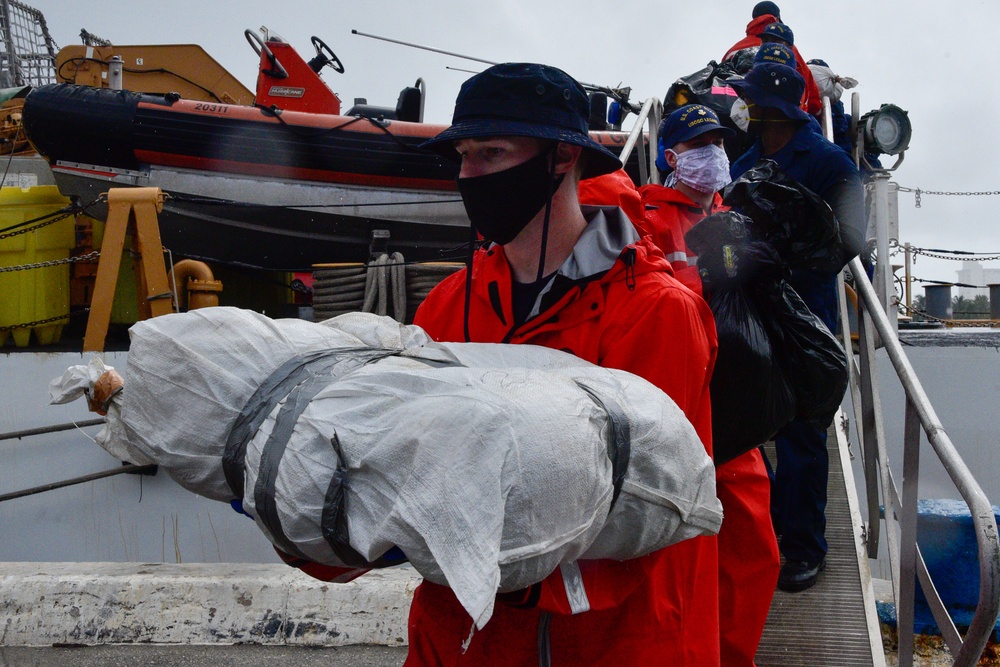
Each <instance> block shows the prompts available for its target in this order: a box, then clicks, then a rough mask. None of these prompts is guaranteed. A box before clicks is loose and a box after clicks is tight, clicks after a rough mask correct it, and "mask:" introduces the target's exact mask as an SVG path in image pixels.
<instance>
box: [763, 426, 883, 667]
mask: <svg viewBox="0 0 1000 667" xmlns="http://www.w3.org/2000/svg"><path fill="white" fill-rule="evenodd" d="M827 443H828V448H829V452H830V480H829V483H828V486H827V496H828V497H827V508H826V522H827V523H826V538H827V544H828V545H829V551H828V552H827V557H826V570H824V572H823V573H822V574H820V576H819V579H818V580H817V581H816V585H815V586H813V587H812V588H810V589H808V590H805V591H802V592H799V593H785V592H783V591H775V592H774V599H773V600H772V601H771V610H770V611H769V612H768V615H767V625H766V626H765V628H764V636H763V637H762V638H761V643H760V646H759V647H758V649H757V658H756V663H757V667H825V666H827V665H830V666H836V667H854V666H862V665H863V666H864V667H875V666H876V665H883V664H884V659H883V656H881V655H880V656H878V659H876V657H875V656H873V655H872V651H873V649H872V646H873V645H875V646H880V645H881V640H880V639H879V640H878V641H875V642H873V641H872V638H871V637H870V635H869V623H868V620H867V615H866V610H865V601H864V594H863V590H862V575H861V572H860V566H859V563H858V556H857V549H856V546H855V542H854V528H853V523H852V518H851V510H850V505H849V503H848V498H847V484H846V482H845V479H844V470H843V467H842V465H841V459H840V452H839V451H838V449H837V447H838V439H837V434H836V433H835V431H834V430H833V429H832V428H831V430H830V433H829V437H828V438H827ZM765 449H769V451H768V455H769V456H770V457H771V460H772V461H773V460H774V458H773V456H774V449H773V444H771V443H769V447H767V446H766V447H765Z"/></svg>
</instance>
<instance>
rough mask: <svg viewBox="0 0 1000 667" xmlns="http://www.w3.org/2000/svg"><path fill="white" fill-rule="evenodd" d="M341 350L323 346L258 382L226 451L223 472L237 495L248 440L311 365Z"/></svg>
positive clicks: (227, 442)
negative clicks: (332, 349)
mask: <svg viewBox="0 0 1000 667" xmlns="http://www.w3.org/2000/svg"><path fill="white" fill-rule="evenodd" d="M339 353H340V351H339V350H336V351H331V350H321V351H318V352H312V353H310V354H305V355H299V356H297V357H292V358H291V359H289V360H288V361H286V362H285V363H283V364H281V365H280V366H278V368H276V369H275V370H274V372H273V373H271V374H270V375H269V376H268V377H267V378H266V379H265V380H264V381H263V382H261V383H260V385H258V386H257V389H256V391H254V393H253V395H252V396H250V399H249V400H248V401H247V403H246V405H245V406H244V407H243V410H242V411H241V412H240V415H239V417H237V418H236V421H234V422H233V427H232V429H231V430H230V431H229V437H227V438H226V447H225V449H224V450H223V454H222V472H223V473H224V474H225V476H226V483H228V484H229V489H230V490H231V491H232V492H233V497H234V498H237V499H240V500H242V499H243V491H244V488H243V479H244V477H243V462H244V460H245V459H246V452H247V443H249V442H250V440H251V439H252V438H253V436H254V434H256V433H257V429H258V428H260V425H261V424H263V423H264V419H266V418H267V416H268V415H269V414H271V411H272V410H274V407H275V406H276V405H277V404H278V403H279V402H281V400H282V399H283V398H284V397H285V396H287V395H288V392H289V391H291V389H292V387H294V386H295V385H297V384H298V383H299V382H301V381H302V379H303V378H304V377H306V375H307V374H308V373H309V370H310V368H311V367H313V366H314V365H316V364H323V363H327V362H328V361H329V357H331V356H335V355H337V354H339ZM334 363H335V361H334Z"/></svg>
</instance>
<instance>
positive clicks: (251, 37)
mask: <svg viewBox="0 0 1000 667" xmlns="http://www.w3.org/2000/svg"><path fill="white" fill-rule="evenodd" d="M243 35H244V36H245V37H246V38H247V42H249V43H250V48H251V49H253V50H254V53H256V54H257V55H258V56H259V55H260V52H261V51H263V52H264V53H265V54H267V59H268V60H269V61H271V67H273V68H274V69H267V70H261V72H262V73H263V74H266V75H267V76H273V77H274V78H276V79H287V78H288V71H287V70H285V68H284V67H283V66H282V64H281V63H280V62H279V61H278V59H277V57H275V55H274V53H272V52H271V49H270V48H268V46H267V44H265V43H264V40H262V39H261V38H260V35H258V34H257V33H255V32H254V31H253V30H250V29H249V28H247V29H246V30H244V31H243Z"/></svg>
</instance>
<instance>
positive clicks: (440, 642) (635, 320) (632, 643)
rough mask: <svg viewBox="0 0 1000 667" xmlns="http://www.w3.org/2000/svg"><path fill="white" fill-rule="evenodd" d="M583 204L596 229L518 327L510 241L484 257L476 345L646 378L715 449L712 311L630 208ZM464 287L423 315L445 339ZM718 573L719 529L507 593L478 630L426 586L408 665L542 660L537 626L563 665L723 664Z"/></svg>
mask: <svg viewBox="0 0 1000 667" xmlns="http://www.w3.org/2000/svg"><path fill="white" fill-rule="evenodd" d="M584 213H585V215H587V217H588V219H589V224H588V226H587V227H586V229H585V231H584V233H583V235H582V236H581V238H580V239H579V241H578V242H577V244H576V246H575V247H574V250H573V253H572V255H571V256H570V257H569V258H568V259H567V260H566V262H565V263H564V264H563V265H562V267H560V269H559V270H558V271H557V272H556V274H555V275H554V277H553V278H552V280H551V282H550V283H549V284H548V287H547V288H545V289H544V290H543V291H542V293H541V294H540V295H539V296H538V297H537V300H536V302H535V306H534V308H533V310H532V312H531V313H530V314H529V316H528V318H527V320H526V321H525V322H524V323H523V324H521V325H516V324H514V321H513V309H512V296H511V295H512V279H511V274H510V270H509V267H508V265H507V260H506V258H505V257H504V249H503V247H500V246H492V247H490V248H489V249H483V250H480V251H478V252H477V253H476V255H475V258H474V261H473V263H472V276H473V277H472V293H471V303H470V312H469V331H470V337H471V340H472V341H474V342H490V343H501V342H505V343H530V344H534V345H544V346H546V347H551V348H555V349H560V350H564V351H568V352H571V353H573V354H575V355H576V356H578V357H580V358H582V359H585V360H587V361H590V362H593V363H595V364H599V365H601V366H605V367H608V368H618V369H622V370H626V371H630V372H632V373H635V374H636V375H640V376H642V377H643V378H645V379H647V380H649V381H650V382H652V383H653V384H655V385H657V386H658V387H660V388H661V389H663V390H664V391H665V392H666V393H667V394H668V395H669V396H670V397H671V398H673V399H674V401H675V402H676V403H677V404H678V406H679V407H680V408H681V409H682V410H683V411H684V413H685V414H686V415H687V416H688V418H689V420H690V421H691V423H692V424H693V425H694V426H695V429H696V430H697V432H698V434H699V435H700V436H701V438H702V440H703V442H704V443H705V446H706V448H709V451H710V443H711V412H710V403H709V400H710V399H709V379H710V375H711V371H712V366H713V364H714V361H715V351H716V338H715V326H714V323H713V320H712V314H711V312H710V311H709V309H708V307H707V305H706V304H705V302H704V301H703V300H702V299H700V298H698V297H696V296H695V295H693V294H692V293H691V292H690V291H689V290H686V289H684V288H683V287H682V286H681V285H680V284H679V283H677V282H676V281H675V280H674V279H673V278H672V277H671V276H670V269H669V267H668V265H667V264H666V262H665V261H664V259H663V256H662V254H661V253H660V252H659V250H657V249H656V248H655V246H654V245H653V244H652V243H651V242H650V241H649V240H648V239H643V240H641V241H640V240H639V239H638V234H637V233H636V232H635V230H634V228H633V227H632V225H631V224H630V223H629V221H628V220H627V218H626V217H625V215H624V214H623V213H622V212H621V211H620V209H617V208H605V209H597V208H592V207H584ZM465 284H466V272H465V271H464V270H463V271H459V272H458V273H456V274H453V275H451V276H449V277H448V278H446V279H445V280H444V281H443V282H442V283H441V284H440V285H438V286H437V287H436V288H435V289H434V290H433V291H432V292H431V293H430V295H429V296H428V297H427V299H426V300H425V301H424V303H423V304H422V305H421V306H420V309H419V310H418V311H417V315H416V323H417V324H419V325H420V326H422V327H423V328H424V329H425V330H426V331H427V332H428V333H429V334H430V335H431V337H432V338H434V339H435V340H438V341H462V340H464V333H463V319H464V318H463V312H464V305H463V304H464V300H465ZM717 568H718V563H717V559H716V538H715V537H714V536H713V537H696V538H693V539H689V540H685V541H683V542H680V543H678V544H675V545H672V546H669V547H666V548H665V549H661V550H659V551H656V552H653V553H651V554H647V555H646V556H643V557H641V558H636V559H633V560H628V561H612V560H589V561H578V562H576V563H573V564H568V565H563V566H561V567H560V568H559V569H558V570H556V571H555V572H553V573H552V574H551V575H549V576H548V577H547V578H546V579H545V580H544V581H543V582H541V583H540V584H536V585H535V586H532V587H531V588H529V589H527V590H526V591H523V592H518V593H517V594H503V595H500V596H498V604H497V606H496V607H495V609H494V613H493V617H492V618H491V619H490V621H489V623H488V624H487V625H486V627H485V628H484V629H483V630H481V631H476V632H472V629H473V621H472V619H471V618H470V617H469V615H468V614H467V613H466V612H465V610H464V609H463V608H462V606H461V604H459V602H458V600H457V599H456V597H455V595H454V593H452V591H451V589H449V588H447V587H444V586H439V585H436V584H433V583H430V582H426V581H425V582H423V583H422V584H420V586H419V587H418V588H417V590H416V593H415V595H414V598H413V604H412V606H411V608H410V622H409V639H410V651H409V655H408V657H407V661H406V665H409V666H413V665H476V666H480V665H533V664H538V661H539V658H538V656H539V641H540V624H542V625H541V628H542V632H543V633H544V634H547V640H548V642H549V645H550V655H551V664H552V665H553V666H554V667H558V666H565V667H570V666H572V667H581V666H586V665H650V664H661V665H675V666H682V665H689V666H695V665H696V666H698V667H703V666H705V665H718V664H719V638H718V589H717V586H718V575H717ZM546 624H547V625H548V629H547V633H545V630H544V628H545V625H546ZM465 642H467V648H463V643H465Z"/></svg>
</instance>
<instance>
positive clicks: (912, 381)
mask: <svg viewBox="0 0 1000 667" xmlns="http://www.w3.org/2000/svg"><path fill="white" fill-rule="evenodd" d="M850 267H851V271H852V273H853V274H854V276H855V284H856V286H857V289H858V294H859V296H861V299H862V301H863V303H864V304H865V306H866V310H867V311H869V315H870V316H871V320H872V322H873V323H874V325H875V328H876V329H877V330H878V332H879V335H880V336H881V337H882V342H883V343H884V345H885V350H886V352H887V353H888V355H889V360H890V361H891V362H892V365H893V367H894V368H895V369H896V374H897V375H898V376H899V380H900V383H901V384H902V386H903V390H904V391H905V393H906V397H907V400H909V401H910V402H911V403H912V404H913V409H914V410H915V411H916V413H917V415H918V416H919V418H920V425H921V427H922V428H923V430H924V432H925V433H926V434H927V439H928V441H929V442H930V444H931V447H932V448H933V449H934V452H935V453H936V454H937V456H938V458H939V459H940V460H941V463H942V464H943V465H944V468H945V471H946V472H947V473H948V476H949V477H951V479H952V481H953V482H954V483H955V487H956V488H957V489H958V491H959V493H960V494H961V495H962V499H963V500H965V502H966V504H967V505H968V506H969V512H970V514H971V515H972V524H973V527H974V529H975V531H976V541H977V544H978V547H979V603H978V604H977V605H976V611H975V614H974V615H973V617H972V623H971V624H970V625H969V631H968V632H967V633H966V635H965V641H964V642H963V643H962V648H961V650H960V651H959V653H958V655H957V656H956V659H955V663H954V664H955V665H963V666H966V665H967V666H969V667H971V666H973V665H975V664H976V663H977V662H978V660H979V657H980V656H981V655H982V652H983V649H984V648H985V647H986V643H987V641H988V640H989V638H990V636H991V635H992V633H993V628H994V627H995V625H996V622H997V616H998V615H1000V536H998V535H997V524H996V517H995V516H994V514H993V507H992V505H991V504H990V501H989V499H988V498H987V497H986V494H985V493H983V490H982V488H981V487H980V486H979V483H978V482H976V479H975V477H973V475H972V473H971V472H970V471H969V469H968V467H967V466H966V465H965V462H964V461H963V460H962V457H961V456H960V455H959V453H958V451H957V450H956V449H955V446H954V445H953V444H952V442H951V439H950V438H949V437H948V434H947V432H946V431H945V429H944V426H942V424H941V421H940V420H939V419H938V416H937V413H935V411H934V408H933V407H932V406H931V403H930V400H929V399H928V398H927V394H926V393H925V392H924V389H923V385H921V384H920V380H919V379H917V375H916V373H915V372H914V370H913V367H912V366H911V365H910V361H909V359H907V358H906V354H905V353H904V352H903V346H902V344H901V343H900V342H899V339H898V338H897V337H896V335H895V332H894V331H893V329H892V324H891V322H890V321H889V318H888V316H887V315H886V314H885V313H884V312H883V311H882V309H881V308H879V307H876V306H877V304H878V297H877V296H876V294H875V288H874V287H872V285H871V283H870V282H869V281H868V277H867V276H866V275H865V273H864V267H863V266H862V265H861V261H860V260H859V259H858V258H857V257H855V258H854V259H852V260H851V262H850ZM925 592H926V591H925ZM899 631H900V632H904V631H907V632H912V631H913V628H912V627H911V628H909V629H906V628H899Z"/></svg>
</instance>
